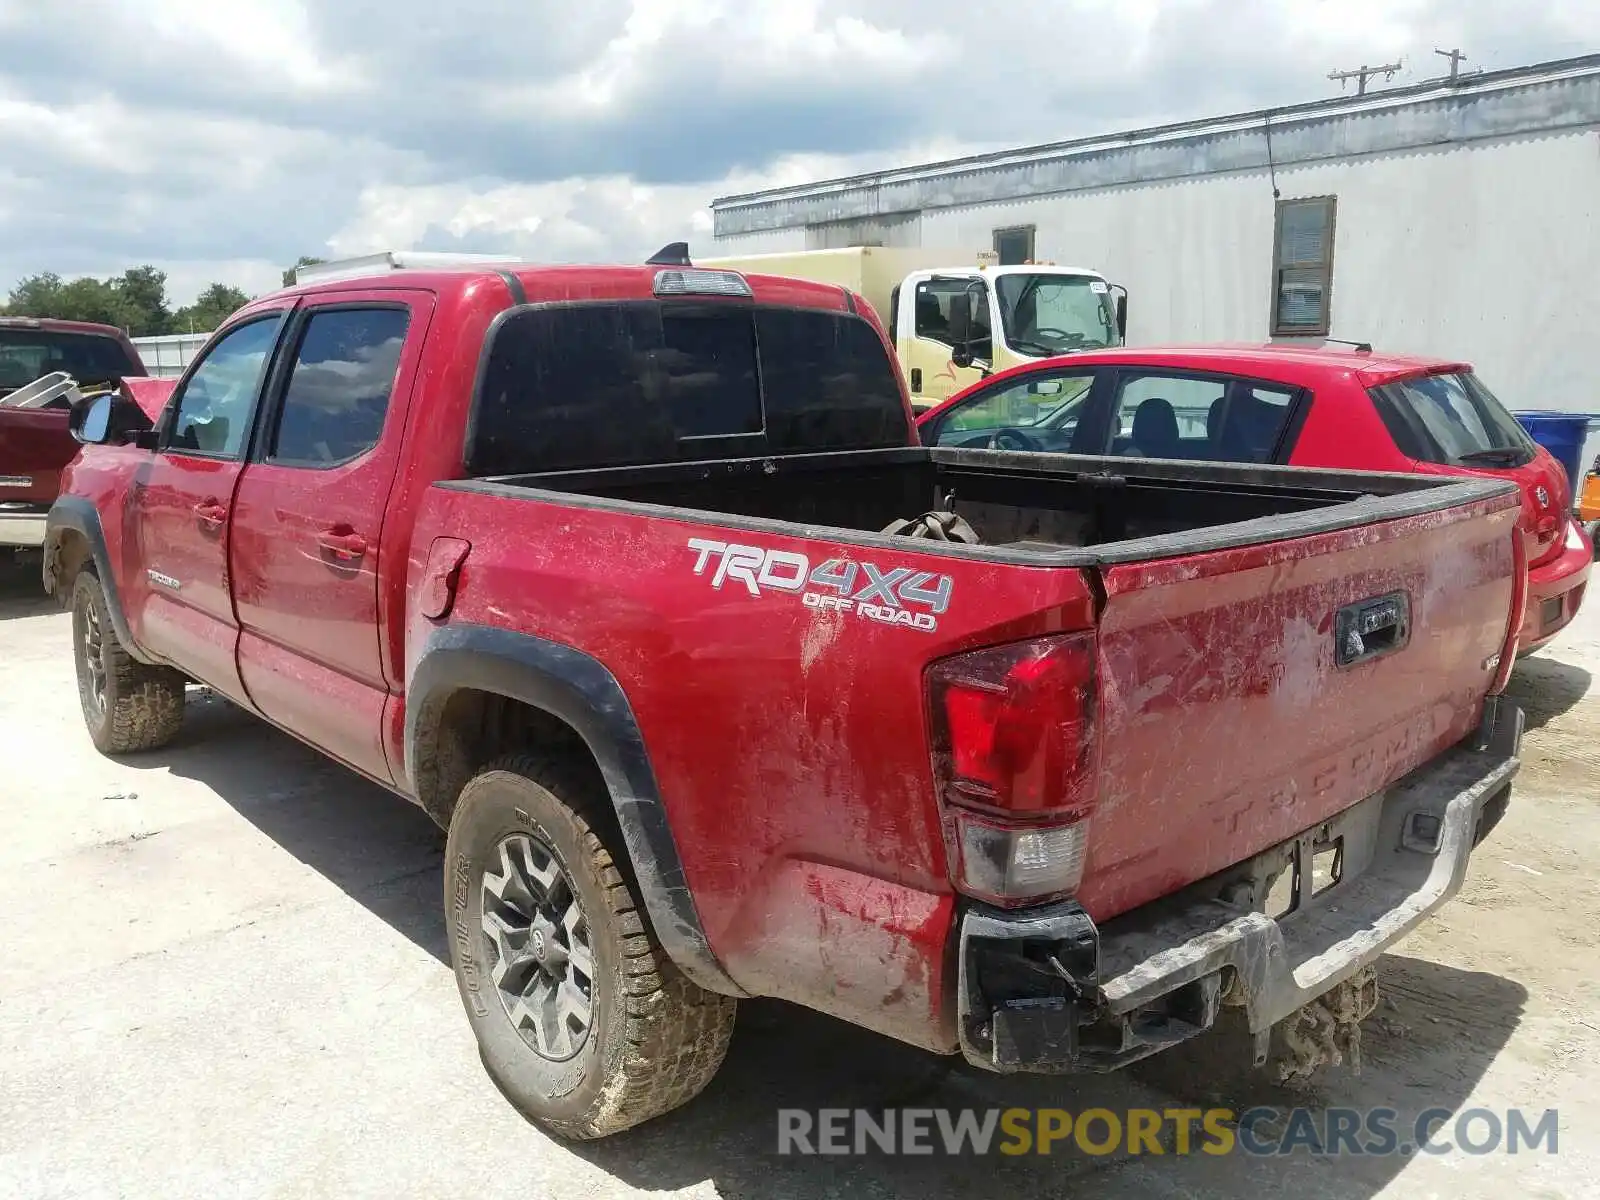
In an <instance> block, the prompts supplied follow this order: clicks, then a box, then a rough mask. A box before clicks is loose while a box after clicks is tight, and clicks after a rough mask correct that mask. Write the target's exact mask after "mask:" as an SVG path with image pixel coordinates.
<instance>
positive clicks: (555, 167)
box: [0, 0, 1600, 303]
mask: <svg viewBox="0 0 1600 1200" xmlns="http://www.w3.org/2000/svg"><path fill="white" fill-rule="evenodd" d="M1456 45H1459V46H1461V47H1462V48H1464V49H1465V50H1466V52H1467V53H1468V55H1469V56H1470V57H1469V60H1468V64H1467V65H1468V67H1469V68H1472V67H1481V68H1489V69H1493V68H1497V67H1505V66H1512V65H1517V64H1519V63H1525V62H1530V61H1535V60H1538V59H1540V58H1552V57H1559V56H1563V55H1571V54H1578V53H1585V52H1589V51H1592V50H1595V49H1600V5H1597V4H1595V3H1594V2H1593V0H1528V2H1527V3H1524V4H1521V5H1515V6H1514V5H1511V4H1509V3H1506V2H1505V0H1296V2H1295V3H1294V4H1286V3H1283V2H1282V0H1018V2H1016V3H1013V4H1008V5H1004V6H1001V7H999V8H992V7H991V9H985V10H981V13H980V10H976V9H974V8H973V7H972V5H971V4H970V3H962V4H956V3H953V2H952V0H872V3H870V4H869V3H866V2H865V0H786V2H785V3H782V4H760V3H754V4H753V3H749V2H748V0H745V2H743V3H741V2H739V0H584V2H583V3H582V4H580V5H572V4H570V3H565V2H562V3H558V2H557V0H456V3H454V4H452V5H441V4H439V3H437V0H225V2H219V0H144V2H143V3H140V4H137V5H135V4H129V3H119V2H117V0H51V2H50V3H49V4H45V3H42V2H40V0H0V293H3V292H4V291H5V290H6V289H8V288H9V287H10V286H11V285H12V284H13V283H14V282H15V281H16V280H17V279H18V278H19V277H21V276H23V275H26V274H31V273H34V272H37V271H42V270H55V271H58V272H60V273H63V274H73V273H97V274H109V273H114V272H120V271H121V270H123V269H125V268H126V267H128V266H132V265H137V264H139V263H143V262H153V263H156V264H158V265H164V266H166V268H167V269H168V270H169V272H170V274H171V292H172V298H173V300H174V302H175V303H183V302H185V301H187V300H188V299H190V298H191V297H192V295H193V294H194V293H195V292H197V291H198V290H199V289H200V287H201V286H203V285H204V284H205V283H207V282H209V281H210V280H211V279H213V278H216V279H219V280H223V281H225V282H232V283H235V284H237V285H238V286H242V287H245V288H246V289H247V290H251V291H255V290H261V289H263V288H265V287H268V286H271V285H272V284H273V283H275V281H276V277H277V272H278V270H279V269H281V266H286V265H288V264H289V263H291V262H293V261H294V259H295V258H296V257H297V256H299V255H301V254H323V255H326V254H347V253H358V252H362V251H370V250H373V249H379V248H385V247H396V248H405V247H416V246H423V245H426V246H427V247H428V248H443V249H448V248H452V247H455V248H460V249H473V250H500V251H505V252H510V253H517V254H521V255H524V256H526V257H532V258H539V259H547V260H552V261H571V260H574V259H581V258H592V259H601V260H616V259H627V258H637V257H638V256H639V255H641V254H643V253H648V252H649V251H650V250H653V249H655V248H656V247H658V246H660V245H661V244H662V243H664V242H667V241H670V240H675V239H678V238H683V237H688V238H690V239H691V241H692V242H697V243H700V244H705V242H706V241H707V239H708V238H709V230H710V221H709V216H708V214H707V211H706V209H707V205H708V203H709V201H710V200H711V198H712V197H713V196H715V195H719V194H727V193H733V192H741V191H749V190H754V189H757V188H760V187H763V186H768V185H773V184H784V183H801V182H806V181H808V180H812V179H818V178H824V177H828V176H832V175H838V174H845V173H851V172H855V171H861V170H869V169H875V168H878V167H882V166H888V165H894V164H897V163H903V162H914V161H919V160H926V159H928V158H934V157H944V156H948V155H951V154H958V153H964V152H970V151H973V150H977V149H991V148H996V147H999V146H1007V145H1012V146H1014V145H1024V144H1027V143H1029V142H1035V141H1043V140H1053V139H1059V138H1066V137H1072V136H1075V135H1080V134H1088V133H1097V132H1108V131H1112V130H1116V129H1119V128H1129V127H1132V126H1135V125H1138V124H1143V123H1151V122H1158V121H1166V120H1172V119H1179V118H1183V117H1188V116H1200V115H1210V114H1216V113H1223V112H1228V111H1235V110H1238V109H1241V108H1246V107H1254V106H1258V105H1265V104H1274V103H1283V102H1290V101H1296V100H1306V99H1313V98H1316V97H1318V96H1325V95H1329V94H1333V93H1336V92H1337V86H1336V85H1334V84H1331V83H1330V82H1329V81H1328V80H1327V78H1326V75H1327V72H1328V71H1329V70H1330V69H1332V68H1334V67H1347V66H1359V65H1360V64H1361V63H1362V62H1363V61H1366V62H1369V63H1376V62H1378V61H1383V60H1391V59H1395V58H1401V59H1404V61H1405V67H1404V70H1403V72H1402V73H1401V76H1400V77H1399V78H1398V79H1396V80H1395V82H1397V83H1399V82H1406V81H1409V80H1415V79H1417V78H1421V77H1425V76H1433V75H1438V74H1440V73H1442V72H1443V70H1444V69H1445V64H1444V63H1443V61H1442V60H1440V59H1438V58H1437V57H1436V56H1434V55H1433V53H1432V51H1433V49H1434V47H1435V46H1440V47H1444V48H1449V47H1450V46H1456ZM86 64H87V65H86Z"/></svg>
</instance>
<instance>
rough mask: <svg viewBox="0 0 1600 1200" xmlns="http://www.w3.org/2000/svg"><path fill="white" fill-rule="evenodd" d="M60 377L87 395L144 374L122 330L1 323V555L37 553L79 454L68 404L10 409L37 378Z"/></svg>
mask: <svg viewBox="0 0 1600 1200" xmlns="http://www.w3.org/2000/svg"><path fill="white" fill-rule="evenodd" d="M57 371H61V372H64V373H66V374H67V375H69V376H71V377H72V379H73V380H74V381H76V383H77V384H78V386H79V387H80V388H82V389H84V390H89V389H92V388H94V387H97V386H101V385H110V384H114V383H116V382H117V381H119V380H121V379H124V378H127V377H130V376H142V375H144V374H145V369H144V363H143V362H142V361H140V359H139V354H138V351H137V350H135V349H134V346H133V343H132V342H130V341H129V340H128V338H127V335H126V334H124V333H123V332H122V330H120V329H117V328H115V327H114V326H111V325H91V324H88V323H87V322H83V321H56V320H49V319H45V318H41V317H0V554H3V553H6V552H7V551H16V550H24V549H36V548H37V547H38V546H39V544H40V543H41V542H43V541H44V524H45V515H46V514H47V513H48V512H49V511H50V504H51V502H52V501H53V500H54V499H55V498H56V489H57V487H58V485H59V484H60V481H61V471H62V469H63V468H64V467H65V466H66V465H67V464H68V463H69V462H71V461H72V457H73V455H75V454H77V452H78V443H77V442H76V441H74V440H73V438H72V435H71V434H70V433H68V432H67V404H66V402H65V401H64V400H62V401H58V402H56V403H53V404H51V405H49V406H47V407H43V408H17V407H14V406H12V405H9V404H7V403H6V400H7V398H8V397H9V396H11V395H12V394H14V393H16V392H18V391H19V390H20V389H22V388H25V387H26V386H27V385H28V384H30V383H32V382H34V381H35V380H37V379H39V378H41V377H43V376H46V375H51V374H54V373H55V372H57Z"/></svg>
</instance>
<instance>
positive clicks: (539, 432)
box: [466, 301, 909, 475]
mask: <svg viewBox="0 0 1600 1200" xmlns="http://www.w3.org/2000/svg"><path fill="white" fill-rule="evenodd" d="M908 442H909V429H908V426H907V423H906V417H905V410H904V408H903V407H902V403H901V398H900V388H899V385H898V383H897V382H896V379H895V374H894V369H893V368H892V367H891V366H890V363H889V357H888V354H887V353H886V352H885V350H884V348H883V343H882V342H881V341H880V340H879V339H878V336H877V334H876V333H874V332H873V330H872V327H871V326H870V325H868V324H867V323H866V322H865V321H863V320H862V319H861V318H860V317H857V316H854V315H851V314H847V313H831V312H825V311H820V310H813V309H787V308H752V307H748V306H743V305H739V306H734V305H729V304H707V303H701V302H694V301H683V302H667V303H662V302H659V301H639V302H629V303H622V304H582V303H580V304H572V305H560V306H551V307H528V308H523V309H519V310H516V311H514V312H512V313H510V314H509V315H508V316H507V317H506V318H505V319H504V320H503V321H502V322H501V323H500V325H499V327H498V328H497V329H496V330H495V332H494V333H493V335H492V340H491V342H490V345H489V348H488V352H487V355H486V358H485V361H484V365H483V369H482V372H481V375H480V381H479V384H478V394H477V397H476V401H475V405H474V410H473V419H472V425H471V429H470V430H469V432H468V435H467V452H466V466H467V471H468V472H469V473H470V474H473V475H512V474H523V473H533V472H539V471H557V470H576V469H580V468H586V467H603V466H626V465H632V464H640V463H651V462H672V461H676V460H681V459H695V458H717V457H736V456H748V455H761V454H793V453H803V452H809V451H819V450H842V449H849V450H855V449H867V448H876V447H884V446H904V445H907V444H908Z"/></svg>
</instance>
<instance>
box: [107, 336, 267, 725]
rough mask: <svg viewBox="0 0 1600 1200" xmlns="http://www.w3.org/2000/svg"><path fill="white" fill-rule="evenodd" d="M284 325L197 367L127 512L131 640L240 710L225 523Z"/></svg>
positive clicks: (177, 395)
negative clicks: (236, 703)
mask: <svg viewBox="0 0 1600 1200" xmlns="http://www.w3.org/2000/svg"><path fill="white" fill-rule="evenodd" d="M283 318H284V312H283V311H282V310H279V311H274V312H270V313H266V314H263V315H260V316H258V317H255V318H253V319H251V320H248V321H246V322H245V323H243V324H241V325H238V326H235V327H234V328H233V329H231V330H230V331H228V333H226V334H225V335H224V336H223V337H222V338H221V339H220V340H219V341H217V342H216V343H215V344H213V345H212V346H211V348H210V349H209V350H208V351H207V352H206V354H205V357H204V358H202V359H200V360H199V361H198V362H197V363H196V365H195V367H194V368H193V369H192V370H191V371H190V373H189V374H188V376H187V377H186V378H185V379H184V381H183V382H182V383H180V384H179V386H178V388H177V389H176V391H175V392H174V393H173V398H172V401H171V407H169V409H168V410H167V413H166V416H165V418H164V420H163V424H162V444H161V448H160V449H159V450H158V451H157V452H156V453H155V454H154V455H152V456H151V459H150V461H149V462H148V463H146V464H144V465H143V466H142V467H141V469H140V471H139V472H138V474H137V475H136V477H135V479H134V482H133V484H132V489H131V491H130V494H129V497H128V503H127V506H126V508H127V514H128V517H129V519H130V521H131V522H132V528H133V542H134V545H135V546H136V548H137V553H136V555H135V557H134V564H135V566H136V570H134V571H131V572H127V573H126V574H125V578H124V596H123V599H124V602H125V603H126V605H127V610H128V618H129V622H130V624H131V626H132V632H133V636H134V638H135V640H136V641H137V642H138V643H139V644H140V645H141V646H143V647H144V648H145V649H146V650H148V651H150V652H151V653H153V654H156V655H159V656H160V657H162V658H164V659H166V660H168V661H169V662H171V663H173V664H175V665H176V666H178V667H180V668H181V669H183V670H184V671H186V672H187V673H189V674H190V675H193V676H194V677H195V678H196V679H198V680H200V681H201V682H202V683H208V684H210V685H211V686H212V687H214V688H216V689H217V690H218V691H219V692H222V693H223V694H225V695H227V696H229V697H231V698H232V699H234V700H238V701H241V702H243V701H244V700H245V694H244V689H243V687H242V686H241V684H240V680H239V671H238V667H237V665H236V662H235V657H234V655H235V649H236V645H237V642H238V634H239V626H238V623H237V622H236V621H235V620H234V616H233V602H232V600H231V599H230V597H229V584H228V540H229V525H228V518H229V516H230V514H231V512H232V508H233V499H234V485H235V484H236V483H237V482H238V480H239V472H240V467H241V465H242V464H243V461H244V452H245V448H246V446H247V445H248V444H249V441H250V426H251V423H252V421H253V420H254V417H255V411H256V403H257V399H258V398H259V396H260V394H261V387H262V382H263V380H264V379H265V377H266V372H267V367H268V364H269V363H270V362H271V360H272V354H273V350H274V348H275V347H276V345H277V341H278V335H279V332H280V331H281V329H282V326H283Z"/></svg>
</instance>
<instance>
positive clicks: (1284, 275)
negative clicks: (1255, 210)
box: [1272, 196, 1335, 337]
mask: <svg viewBox="0 0 1600 1200" xmlns="http://www.w3.org/2000/svg"><path fill="white" fill-rule="evenodd" d="M1334 207H1335V201H1334V198H1333V197H1332V196H1318V197H1315V198H1314V199H1310V200H1280V201H1278V211H1277V229H1276V232H1275V235H1274V238H1273V253H1272V262H1273V268H1272V336H1273V337H1326V336H1327V334H1328V320H1329V316H1330V314H1331V311H1332V300H1333V218H1334Z"/></svg>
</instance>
